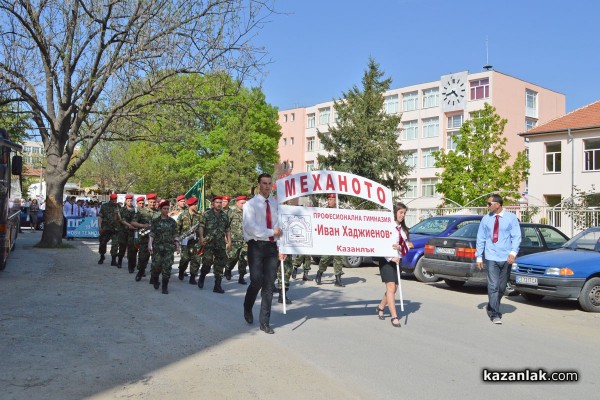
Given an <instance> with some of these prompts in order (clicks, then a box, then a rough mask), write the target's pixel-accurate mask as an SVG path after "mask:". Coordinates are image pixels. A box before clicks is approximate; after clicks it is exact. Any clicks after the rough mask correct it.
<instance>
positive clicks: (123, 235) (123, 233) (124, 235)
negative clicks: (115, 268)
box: [117, 230, 129, 258]
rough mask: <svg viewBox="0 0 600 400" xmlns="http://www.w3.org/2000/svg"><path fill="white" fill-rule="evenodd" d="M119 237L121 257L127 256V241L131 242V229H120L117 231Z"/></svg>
mask: <svg viewBox="0 0 600 400" xmlns="http://www.w3.org/2000/svg"><path fill="white" fill-rule="evenodd" d="M117 237H118V238H119V257H121V258H123V257H125V252H126V251H127V243H128V242H129V230H120V231H119V232H118V233H117Z"/></svg>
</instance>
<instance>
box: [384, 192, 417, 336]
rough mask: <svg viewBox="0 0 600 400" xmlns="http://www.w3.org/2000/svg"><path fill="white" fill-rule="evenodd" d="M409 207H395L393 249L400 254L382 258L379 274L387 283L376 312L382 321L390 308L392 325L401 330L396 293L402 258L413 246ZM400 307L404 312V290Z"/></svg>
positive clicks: (398, 285) (398, 286) (403, 205)
mask: <svg viewBox="0 0 600 400" xmlns="http://www.w3.org/2000/svg"><path fill="white" fill-rule="evenodd" d="M407 210H408V207H406V205H405V204H404V203H396V204H395V205H394V218H395V220H396V229H394V232H395V236H394V237H395V240H394V243H393V244H392V248H393V249H394V250H396V251H397V252H398V255H397V256H396V257H391V258H380V260H379V273H380V275H381V281H382V282H383V283H385V289H386V290H385V294H384V295H383V298H382V299H381V302H380V303H379V306H377V308H376V311H377V315H378V316H379V319H380V320H384V319H385V314H384V313H385V306H386V305H387V306H388V310H389V311H390V315H391V317H392V321H391V322H392V325H393V326H394V327H396V328H400V326H401V324H400V319H399V318H398V314H397V312H396V298H395V297H396V291H397V290H398V289H399V288H400V266H401V265H402V257H403V256H405V255H406V253H408V248H409V247H410V246H411V244H410V242H409V241H408V239H409V232H408V227H407V226H406V222H405V221H404V218H405V217H406V211H407ZM400 307H401V309H402V311H404V306H403V299H402V289H400Z"/></svg>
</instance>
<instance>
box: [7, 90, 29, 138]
mask: <svg viewBox="0 0 600 400" xmlns="http://www.w3.org/2000/svg"><path fill="white" fill-rule="evenodd" d="M1 100H2V99H0V103H1ZM30 127H31V126H30V124H29V120H28V118H27V116H26V114H23V113H19V112H18V111H17V110H16V109H15V108H14V107H12V106H11V105H1V106H0V128H4V129H5V130H6V132H8V134H9V137H10V140H12V141H13V142H17V143H23V142H24V141H25V140H27V139H28V138H29V137H28V135H27V133H26V130H27V129H29V128H30Z"/></svg>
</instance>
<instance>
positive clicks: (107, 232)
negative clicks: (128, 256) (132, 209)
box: [98, 193, 121, 267]
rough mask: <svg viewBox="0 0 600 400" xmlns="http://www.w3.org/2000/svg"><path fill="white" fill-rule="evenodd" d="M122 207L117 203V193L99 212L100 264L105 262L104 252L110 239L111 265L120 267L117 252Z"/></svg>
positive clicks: (112, 195)
mask: <svg viewBox="0 0 600 400" xmlns="http://www.w3.org/2000/svg"><path fill="white" fill-rule="evenodd" d="M119 212H120V207H119V205H118V204H117V194H116V193H113V194H111V195H110V201H109V202H108V203H104V204H102V206H101V207H100V211H99V212H98V227H99V228H100V237H99V240H100V247H99V248H98V252H99V253H100V260H98V264H102V263H104V254H105V253H106V245H107V244H108V241H109V240H110V241H111V242H110V256H111V257H112V260H111V262H110V265H112V266H115V267H118V264H117V254H118V252H119V237H118V233H119V230H120V226H121V223H120V220H121V215H120V214H119Z"/></svg>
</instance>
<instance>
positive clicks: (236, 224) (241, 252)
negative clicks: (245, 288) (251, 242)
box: [225, 196, 248, 285]
mask: <svg viewBox="0 0 600 400" xmlns="http://www.w3.org/2000/svg"><path fill="white" fill-rule="evenodd" d="M246 201H248V197H246V196H238V197H236V198H235V208H234V209H233V210H231V213H230V215H229V226H230V230H231V251H230V252H228V253H227V257H228V260H227V267H226V268H225V279H227V280H231V271H233V267H235V264H237V266H238V272H239V275H240V276H239V278H238V283H239V284H242V285H245V284H246V280H245V279H244V275H246V271H247V270H246V267H247V266H248V244H247V243H246V242H245V241H244V235H243V233H242V215H243V208H244V204H246Z"/></svg>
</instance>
